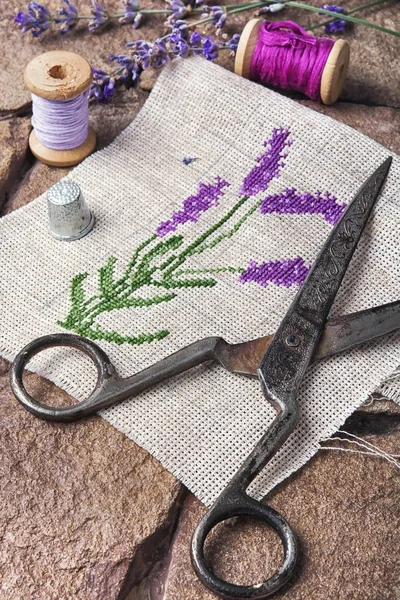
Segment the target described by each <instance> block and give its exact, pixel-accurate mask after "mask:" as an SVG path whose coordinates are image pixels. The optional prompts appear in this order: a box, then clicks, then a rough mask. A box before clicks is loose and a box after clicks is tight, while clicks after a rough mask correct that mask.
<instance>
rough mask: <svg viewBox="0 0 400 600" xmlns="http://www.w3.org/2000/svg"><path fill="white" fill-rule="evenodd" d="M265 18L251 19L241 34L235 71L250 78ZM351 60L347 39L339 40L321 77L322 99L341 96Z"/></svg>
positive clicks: (324, 100) (332, 98)
mask: <svg viewBox="0 0 400 600" xmlns="http://www.w3.org/2000/svg"><path fill="white" fill-rule="evenodd" d="M263 21H264V19H251V21H249V22H248V23H247V25H246V26H245V28H244V29H243V32H242V35H241V36H240V40H239V44H238V48H237V52H236V58H235V73H236V74H237V75H241V76H242V77H245V78H246V79H250V70H251V69H250V67H251V59H252V56H253V53H254V50H255V48H256V46H257V41H258V37H259V33H260V28H261V25H262V23H263ZM349 62H350V46H349V43H348V42H346V41H345V40H337V41H336V42H335V44H334V46H333V47H332V50H331V51H330V53H329V56H328V60H327V62H326V64H325V68H324V70H323V73H322V78H321V89H320V93H321V100H322V102H323V103H324V104H333V103H334V102H336V100H337V99H338V98H339V96H340V93H341V91H342V88H343V84H344V80H345V79H346V75H347V70H348V68H349Z"/></svg>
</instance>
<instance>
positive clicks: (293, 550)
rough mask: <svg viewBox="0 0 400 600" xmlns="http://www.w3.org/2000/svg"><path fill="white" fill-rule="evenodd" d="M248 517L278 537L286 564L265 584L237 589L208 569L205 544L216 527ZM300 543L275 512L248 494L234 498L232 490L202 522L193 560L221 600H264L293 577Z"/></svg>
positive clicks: (208, 585) (193, 541)
mask: <svg viewBox="0 0 400 600" xmlns="http://www.w3.org/2000/svg"><path fill="white" fill-rule="evenodd" d="M239 516H246V517H252V518H254V519H258V520H259V521H263V522H264V523H266V524H267V525H269V526H270V527H272V528H273V529H274V530H275V531H276V533H277V534H278V535H279V537H280V539H281V541H282V545H283V551H284V559H283V564H282V566H281V567H280V568H279V570H278V571H277V572H276V573H275V574H274V575H273V576H272V577H270V578H269V579H267V580H266V581H264V582H263V583H260V584H256V585H236V584H234V583H229V582H228V581H224V580H223V579H221V578H220V577H217V575H215V574H214V573H213V572H212V571H211V570H210V569H209V568H208V566H207V565H206V561H205V558H204V544H205V541H206V539H207V537H208V535H209V534H210V532H211V530H212V529H214V527H215V526H216V525H217V524H218V523H221V522H222V521H226V520H227V519H230V518H232V517H239ZM297 555H298V549H297V540H296V537H295V534H294V533H293V531H292V529H291V527H290V525H289V524H288V523H287V521H286V520H285V519H284V518H283V517H282V516H281V515H280V514H279V513H278V512H277V511H276V510H274V509H273V508H271V507H270V506H267V505H265V504H261V502H258V501H257V500H254V499H253V498H250V496H248V495H247V494H246V493H245V492H242V491H240V492H238V493H236V494H235V496H233V497H232V491H231V490H228V489H226V490H224V492H223V493H222V494H221V496H220V497H219V498H218V500H217V501H216V503H215V504H214V506H212V507H211V509H210V510H209V512H208V513H207V514H206V515H205V517H204V518H203V519H202V520H201V521H200V523H199V525H198V526H197V529H196V530H195V532H194V534H193V538H192V544H191V559H192V565H193V568H194V570H195V571H196V574H197V576H198V577H199V579H200V580H201V581H202V582H203V584H204V585H205V586H206V587H208V589H210V590H211V591H212V592H214V593H216V594H219V595H220V596H222V598H246V599H247V598H253V599H257V600H261V599H262V598H267V597H268V596H270V595H271V594H274V593H275V592H276V591H277V590H279V589H280V588H281V587H282V586H283V585H285V583H287V582H288V580H289V579H290V577H291V576H292V574H293V571H294V568H295V566H296V563H297Z"/></svg>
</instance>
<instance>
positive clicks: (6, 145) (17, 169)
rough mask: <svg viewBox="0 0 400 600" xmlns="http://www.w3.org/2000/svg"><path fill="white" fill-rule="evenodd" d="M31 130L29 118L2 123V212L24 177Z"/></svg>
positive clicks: (0, 177) (0, 173)
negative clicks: (14, 186) (11, 192)
mask: <svg viewBox="0 0 400 600" xmlns="http://www.w3.org/2000/svg"><path fill="white" fill-rule="evenodd" d="M30 130H31V125H30V120H29V119H27V118H21V119H18V118H15V119H7V120H5V121H0V211H1V207H2V205H3V204H4V203H5V202H6V200H7V197H8V194H9V192H10V190H11V188H12V186H13V184H15V182H16V181H17V180H18V179H20V178H21V176H22V171H23V166H24V163H25V159H26V153H27V149H28V135H29V132H30Z"/></svg>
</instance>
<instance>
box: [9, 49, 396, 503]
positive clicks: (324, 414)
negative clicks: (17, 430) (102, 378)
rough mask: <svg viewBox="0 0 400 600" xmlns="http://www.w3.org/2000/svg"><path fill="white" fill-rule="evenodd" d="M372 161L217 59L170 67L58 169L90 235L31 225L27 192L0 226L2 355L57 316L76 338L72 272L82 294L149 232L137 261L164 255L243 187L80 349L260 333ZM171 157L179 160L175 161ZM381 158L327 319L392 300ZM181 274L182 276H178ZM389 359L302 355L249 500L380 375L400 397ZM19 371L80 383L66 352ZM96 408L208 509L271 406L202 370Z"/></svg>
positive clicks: (390, 355) (43, 214) (382, 348)
mask: <svg viewBox="0 0 400 600" xmlns="http://www.w3.org/2000/svg"><path fill="white" fill-rule="evenodd" d="M279 144H280V145H279ZM268 152H269V155H268ZM274 152H275V154H274ZM267 155H268V156H269V158H268V156H267ZM272 155H274V156H275V159H276V160H275V162H273V160H272V159H271V156H272ZM388 155H389V152H388V150H387V149H385V148H384V147H382V146H380V145H379V144H377V143H376V142H374V141H372V140H370V139H368V138H367V137H365V136H363V135H362V134H360V133H358V132H356V131H354V130H352V129H351V128H349V127H347V126H345V125H341V124H339V123H337V122H336V121H334V120H332V119H330V118H328V117H325V116H322V115H320V114H317V113H316V112H314V111H312V110H310V109H308V108H305V107H303V106H301V105H299V104H298V103H296V102H294V101H292V100H290V99H287V98H285V97H282V96H281V95H279V94H278V93H275V92H273V91H270V90H268V89H265V88H263V87H262V86H260V85H258V84H255V83H252V82H249V81H247V80H245V79H242V78H240V77H238V76H236V75H234V74H232V73H230V72H228V71H226V70H224V69H222V68H221V67H219V66H217V65H214V64H210V63H208V62H207V61H205V60H203V59H200V58H193V59H185V60H177V61H174V62H173V63H172V64H171V65H169V66H167V67H166V68H165V69H164V71H163V73H162V74H161V75H160V77H159V79H158V82H157V84H156V86H155V88H154V90H153V91H152V93H151V94H150V97H149V99H148V100H147V102H146V104H145V106H144V107H143V108H142V110H141V111H140V113H139V114H138V116H137V117H136V119H135V120H134V121H133V123H132V124H131V125H130V126H129V127H128V128H127V129H126V130H125V131H124V132H123V133H122V134H121V135H119V136H118V138H117V139H116V140H115V141H114V142H113V143H112V144H111V145H110V146H109V147H107V148H105V149H104V150H101V151H99V152H97V153H95V154H93V155H92V156H90V157H89V158H87V159H86V160H85V161H84V162H83V163H82V164H80V165H79V166H78V167H76V168H75V169H74V170H73V171H71V172H70V174H69V175H68V177H69V178H70V179H71V180H73V181H75V182H76V183H77V184H78V185H79V186H80V187H81V190H82V192H83V194H84V197H85V199H86V202H87V203H88V206H89V207H90V208H91V210H92V211H93V212H94V214H95V217H96V224H95V227H94V229H93V231H92V232H91V233H90V234H89V235H87V236H86V237H84V238H82V239H80V240H78V241H75V242H73V243H65V242H59V241H57V240H55V239H53V238H52V237H51V236H50V235H48V232H47V230H46V227H47V223H46V221H47V209H46V201H45V195H44V194H43V195H42V196H40V197H39V198H37V199H35V200H34V201H33V202H31V203H30V204H29V205H27V206H24V207H23V208H21V209H19V210H17V211H15V212H13V213H11V214H9V215H7V216H5V217H4V218H3V219H2V220H1V222H0V246H1V256H2V261H1V267H0V270H1V273H0V294H1V298H2V301H3V304H4V306H5V310H3V311H2V312H1V321H2V323H1V327H0V353H1V355H2V356H3V357H5V358H7V359H9V360H12V359H13V358H14V356H15V355H16V353H17V352H18V351H19V350H20V349H21V348H22V347H23V346H24V345H25V344H27V343H28V342H30V341H31V340H32V339H34V338H36V337H38V336H41V335H45V334H49V333H55V332H68V327H67V326H66V325H68V323H69V324H70V329H69V332H70V333H74V332H76V331H74V330H73V329H72V328H71V327H72V325H71V323H73V319H72V318H70V320H69V321H68V319H67V315H69V314H71V282H72V281H73V280H74V278H76V276H77V275H79V274H86V275H85V276H84V277H83V279H82V278H81V280H79V281H80V283H79V285H77V286H76V287H77V289H78V290H82V294H84V295H85V296H84V298H85V299H89V298H91V297H95V296H96V294H97V295H98V294H99V286H100V288H101V285H100V284H99V279H100V276H99V273H102V274H103V275H102V277H103V279H102V281H103V283H102V285H103V287H107V285H109V286H111V289H114V288H113V285H114V284H113V282H115V281H116V280H118V278H121V277H122V278H123V277H124V273H125V274H126V273H127V272H128V271H129V269H128V271H127V265H129V264H130V261H132V256H133V255H134V252H135V250H137V249H138V248H140V247H141V245H142V246H143V244H144V243H145V241H146V240H149V239H151V241H150V242H148V246H147V247H146V248H144V249H143V250H140V252H142V254H141V256H143V253H145V252H146V251H147V249H148V248H155V247H156V246H157V248H158V250H154V252H153V254H152V256H151V261H150V259H149V261H150V262H149V263H148V265H151V266H152V267H160V265H161V266H162V265H163V264H165V261H167V260H168V259H169V258H170V260H171V261H172V262H173V260H174V259H173V258H171V257H172V256H180V254H179V253H180V252H181V250H182V248H183V247H185V248H187V247H188V245H189V246H190V244H193V243H194V241H195V240H199V239H200V236H201V234H202V233H203V232H204V231H207V230H208V229H209V228H211V227H213V225H214V224H216V223H220V221H221V220H223V219H224V217H225V216H226V215H227V214H228V213H229V211H230V210H233V207H235V206H237V203H238V201H239V199H240V198H242V197H243V195H244V192H247V193H250V195H252V197H251V198H250V200H245V201H243V204H242V205H240V206H239V207H238V208H236V209H235V211H236V212H235V211H234V214H233V216H232V217H229V218H227V220H226V221H225V222H223V223H222V225H220V226H218V228H217V229H216V230H215V232H214V234H213V235H212V236H209V237H208V238H207V239H206V240H205V242H204V244H208V247H207V248H206V249H204V251H202V252H193V253H192V254H190V252H189V253H187V256H186V260H185V262H184V263H182V265H181V268H180V270H179V269H178V270H175V272H174V274H173V276H170V278H169V279H168V281H169V284H168V285H169V286H170V287H168V286H166V287H162V286H161V287H160V286H159V287H157V285H153V286H149V285H147V286H146V285H144V284H143V281H144V279H143V281H142V280H141V284H140V285H142V284H143V285H142V287H140V288H138V290H137V292H135V293H134V294H133V295H132V298H134V301H133V302H132V303H131V305H128V304H129V303H128V304H127V305H126V306H124V307H122V308H121V307H119V308H118V307H117V308H115V309H114V310H111V309H110V310H104V311H103V312H102V313H101V314H99V315H98V317H96V321H95V323H93V324H92V326H91V328H90V327H89V328H88V329H87V331H88V332H90V331H92V332H93V331H96V328H97V331H102V332H114V334H115V335H114V334H112V335H111V334H109V335H108V338H107V336H106V335H104V336H103V337H102V336H101V335H100V337H99V338H98V339H97V340H96V341H97V343H99V345H100V346H101V347H102V348H103V349H104V350H105V351H106V352H107V354H108V355H109V357H110V359H111V361H112V362H113V363H114V365H115V367H116V369H117V372H118V373H119V375H120V376H122V377H127V376H129V375H132V374H133V373H135V372H137V371H139V370H141V369H143V368H145V367H147V366H149V365H151V364H153V363H154V362H155V361H157V360H159V359H161V358H163V357H164V356H166V355H168V354H170V353H172V352H174V351H176V350H178V349H179V348H181V347H182V346H184V345H186V344H189V343H191V342H194V341H196V340H198V339H200V338H202V337H206V336H222V337H224V338H225V339H226V340H227V341H229V342H231V343H235V342H242V341H246V340H248V339H252V338H255V337H258V336H262V335H266V334H269V333H273V332H274V331H275V330H276V328H277V327H278V325H279V323H280V320H281V319H282V317H283V316H284V314H285V312H286V310H287V309H288V307H289V305H290V302H291V300H292V299H293V297H294V296H295V294H296V291H297V290H298V287H299V285H300V284H301V282H302V280H303V279H304V277H305V274H306V272H307V269H308V268H309V265H310V264H311V263H312V261H313V260H314V259H315V257H316V255H317V253H318V251H319V249H320V248H321V246H322V245H323V243H324V242H325V240H326V238H327V236H328V234H329V232H330V231H331V229H332V226H333V224H334V222H336V220H337V218H339V216H340V213H341V211H342V210H343V205H344V204H346V203H348V202H349V201H350V200H351V199H352V198H353V197H354V195H355V193H356V192H357V190H358V188H359V186H360V185H361V184H362V183H363V182H364V181H365V180H366V178H367V177H368V176H369V175H370V174H371V173H372V172H373V171H374V170H375V169H376V168H377V167H378V166H379V164H380V163H381V162H382V161H383V160H384V159H385V158H386V157H387V156H388ZM187 157H193V158H196V160H193V161H185V162H188V163H189V164H185V162H184V161H183V159H184V158H187ZM257 157H261V158H260V159H259V161H258V162H257V160H256V159H257ZM262 157H264V158H262ZM272 158H273V157H272ZM393 158H394V160H393V164H392V167H391V170H390V174H389V177H388V180H387V182H386V184H385V187H384V190H383V193H382V194H381V196H380V198H379V200H378V203H377V205H376V208H375V211H374V214H373V217H372V218H371V220H370V223H369V224H368V226H367V228H366V231H365V233H364V234H363V236H362V240H361V242H360V245H359V249H358V250H357V252H356V255H355V257H354V258H353V260H352V263H351V265H350V267H349V270H348V273H347V275H346V277H345V280H344V282H343V284H342V287H341V289H340V291H339V294H338V296H337V299H336V301H335V304H334V307H333V309H332V313H331V315H332V316H338V315H341V314H346V313H350V312H354V311H357V310H362V309H364V308H368V307H372V306H377V305H380V304H383V303H387V302H391V301H393V300H397V299H398V295H399V289H400V251H399V244H398V235H399V231H400V200H399V198H400V197H399V181H400V160H399V158H398V157H396V156H395V157H393ZM271 160H272V162H273V167H271ZM263 161H264V162H263ZM268 161H269V162H268ZM263 165H264V167H265V168H264V171H263V177H264V182H263V184H260V183H257V181H256V183H255V184H254V181H253V179H254V178H253V179H252V178H251V177H250V175H249V174H250V173H251V172H252V170H253V169H254V168H255V167H258V168H259V169H261V170H262V169H263ZM268 169H269V170H268ZM253 173H254V172H253ZM247 176H248V177H247ZM246 177H247V179H246ZM257 186H258V187H257ZM250 188H251V189H250ZM185 200H186V203H185ZM318 203H319V204H318ZM324 203H325V204H324ZM315 206H317V208H315ZM318 206H320V208H319V209H318ZM251 207H254V209H253V210H250V212H249V214H247V212H248V211H249V209H250V208H251ZM313 207H314V208H313ZM321 207H322V208H321ZM341 207H342V208H341ZM246 211H247V212H246ZM246 215H247V216H246ZM237 224H238V225H237ZM235 225H237V226H236V228H235ZM221 235H222V238H221V239H219V238H218V241H217V242H215V239H216V238H217V237H218V236H221ZM172 238H173V239H174V241H173V242H171V241H170V240H171V239H172ZM182 240H183V241H182ZM164 242H165V244H166V245H165V246H163V244H164ZM167 242H168V243H167ZM157 244H158V245H157ZM197 248H200V246H197ZM163 252H164V254H163ZM111 257H113V258H112V259H111V262H110V258H111ZM139 262H140V261H139ZM107 265H108V267H106V266H107ZM148 265H147V266H148ZM164 271H165V272H166V267H165V269H164ZM183 271H184V272H183ZM155 272H158V271H155ZM132 273H133V271H132V272H131V274H130V276H129V277H131V279H129V277H128V278H127V277H125V283H126V282H127V281H128V282H131V281H132V277H133V275H132ZM160 273H161V271H160ZM141 276H142V277H143V272H142V275H141ZM160 277H161V275H160ZM78 279H79V278H78ZM188 280H192V281H194V282H195V283H193V285H192V284H190V285H189V284H187V283H184V284H182V283H181V284H179V282H182V281H184V282H186V281H188ZM76 281H77V280H76V279H75V282H76ZM165 281H167V280H165ZM204 281H206V282H207V281H208V283H199V282H204ZM110 282H111V283H110ZM177 282H178V283H177ZM210 282H214V283H210ZM124 285H125V284H124ZM114 287H115V286H114ZM114 291H115V290H114ZM104 293H106V292H104ZM78 296H79V293H78ZM78 296H77V297H78ZM155 296H157V297H162V299H161V300H159V301H157V302H153V299H154V297H155ZM138 298H139V299H140V301H139V300H138ZM9 299H12V302H10V301H9ZM78 300H79V298H78ZM78 300H77V301H78ZM96 302H97V301H96ZM59 323H63V324H64V325H63V326H61V325H60V324H59ZM157 332H161V333H159V334H157V335H158V337H157V335H156V336H155V337H153V338H152V337H151V336H152V335H153V334H154V335H155V334H156V333H157ZM143 335H144V337H143ZM118 336H119V337H118ZM141 336H142V337H141ZM146 336H147V337H146ZM139 341H141V342H142V343H139ZM399 364H400V345H399V336H398V334H393V335H391V336H386V337H385V338H384V339H381V340H377V341H373V342H371V343H368V344H364V345H362V346H361V347H359V348H357V349H354V350H352V351H350V352H347V353H343V354H341V355H338V356H336V357H332V358H330V359H326V360H324V361H321V362H319V363H316V364H314V365H312V366H311V367H310V368H309V370H308V371H307V374H306V377H305V379H304V382H303V384H302V387H301V390H300V396H299V400H300V404H301V412H302V416H301V421H300V423H299V425H298V427H297V429H296V431H295V432H294V433H293V434H292V436H291V437H290V438H289V440H288V441H287V442H286V444H285V445H284V447H283V448H282V449H281V450H280V451H279V453H278V454H277V455H276V457H275V458H274V459H273V460H272V461H271V463H270V464H268V465H267V467H266V468H265V469H264V470H263V472H262V473H261V475H260V476H259V477H258V478H257V480H256V481H255V482H254V483H253V484H252V486H251V489H250V493H251V494H252V495H253V496H255V497H257V498H260V497H263V496H264V495H265V494H266V493H267V492H268V491H270V490H271V489H272V488H274V487H275V486H276V485H277V484H278V483H279V482H280V481H282V480H284V479H285V478H286V477H288V476H289V475H290V474H291V473H293V472H294V471H296V470H297V469H299V468H300V467H301V466H302V465H304V464H305V462H306V461H307V460H309V459H310V458H311V457H312V456H313V455H314V454H315V452H317V450H318V448H319V443H320V441H321V440H324V439H326V438H328V437H330V436H331V435H332V434H333V433H334V432H335V431H337V429H338V428H339V427H340V426H341V425H342V424H343V423H344V421H345V420H346V418H347V417H348V416H349V415H350V414H351V413H352V412H353V411H354V410H355V409H356V408H357V407H358V406H359V405H360V404H362V403H363V402H364V401H366V400H367V398H368V396H369V394H370V393H371V392H372V391H373V390H374V389H375V388H376V387H377V386H379V385H380V384H382V385H383V387H382V390H384V393H385V394H386V395H387V396H388V397H391V398H393V399H394V400H399V398H400V387H399V383H398V380H399V378H398V377H397V376H393V375H392V374H393V372H394V371H395V369H396V367H397V366H398V365H399ZM31 368H32V370H35V371H37V372H38V373H39V374H41V375H43V376H45V377H48V378H49V379H51V380H52V381H54V382H55V383H56V384H57V385H59V386H60V387H61V388H63V389H65V390H66V391H67V392H69V393H70V394H71V395H72V396H74V397H75V398H77V399H83V398H84V397H85V396H87V395H88V393H89V392H90V391H91V389H92V386H93V383H94V381H95V377H94V376H93V372H92V370H91V369H90V368H89V367H88V362H87V360H86V359H85V358H83V357H82V355H80V354H79V353H77V352H76V351H67V350H65V349H54V350H52V351H48V352H47V353H46V354H43V355H39V356H37V357H35V359H34V361H32V367H31ZM385 381H386V383H384V382H385ZM101 415H102V417H103V418H105V419H106V420H107V421H108V422H109V423H111V424H112V425H113V426H114V427H116V428H117V429H118V430H120V431H122V432H123V433H124V434H125V435H127V436H128V437H129V438H131V439H132V440H134V441H135V442H137V443H138V444H139V445H141V446H142V447H144V448H145V449H146V450H148V451H149V452H150V453H151V454H153V455H154V456H155V457H156V458H157V459H159V460H160V462H161V463H162V464H163V465H164V467H166V468H167V469H168V470H169V471H170V472H172V473H173V474H175V475H176V476H177V477H178V478H179V479H180V480H181V481H182V482H183V483H184V484H185V485H186V486H187V487H188V488H189V489H190V490H191V491H192V492H194V493H195V494H196V495H197V496H198V497H199V498H200V499H201V500H202V501H204V502H205V503H206V504H208V505H209V504H210V503H212V501H213V500H214V499H215V498H216V497H217V495H218V494H219V493H220V491H221V490H222V489H223V487H224V486H225V485H226V484H227V483H228V481H229V479H230V478H231V476H232V475H233V474H234V472H235V471H236V470H237V468H238V467H239V466H240V464H241V463H242V461H243V460H244V458H245V457H246V456H247V455H248V454H249V453H250V452H251V450H252V448H253V447H254V445H255V444H256V442H257V441H258V440H259V439H260V438H261V436H262V435H263V433H264V432H265V431H266V429H267V427H268V426H269V424H270V423H271V422H272V420H273V418H274V416H275V410H274V409H273V408H272V407H271V406H270V405H269V403H268V402H267V401H266V400H265V398H264V397H263V394H262V392H261V388H260V385H259V383H258V381H257V380H252V379H248V378H244V377H240V376H238V375H233V374H229V373H227V372H226V371H224V370H223V369H222V368H221V367H219V366H217V365H212V364H206V365H203V366H201V367H198V368H195V369H193V370H192V371H190V372H188V373H186V374H183V375H181V376H179V377H176V378H175V379H173V380H171V381H168V382H165V383H163V384H162V385H158V386H156V387H155V388H153V389H151V390H149V391H147V392H145V393H142V394H141V395H140V396H139V397H136V398H133V399H131V400H128V401H126V402H124V403H123V404H120V405H118V406H115V407H112V408H110V409H107V410H105V411H103V412H102V413H101Z"/></svg>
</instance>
